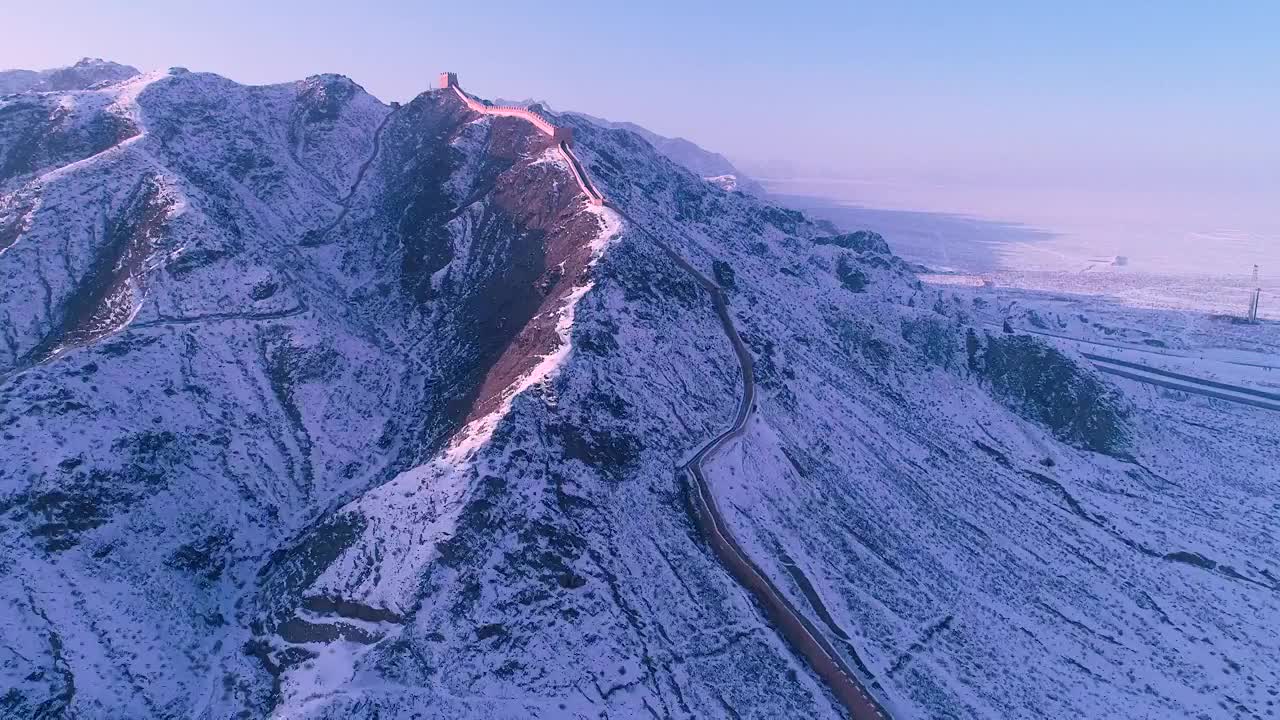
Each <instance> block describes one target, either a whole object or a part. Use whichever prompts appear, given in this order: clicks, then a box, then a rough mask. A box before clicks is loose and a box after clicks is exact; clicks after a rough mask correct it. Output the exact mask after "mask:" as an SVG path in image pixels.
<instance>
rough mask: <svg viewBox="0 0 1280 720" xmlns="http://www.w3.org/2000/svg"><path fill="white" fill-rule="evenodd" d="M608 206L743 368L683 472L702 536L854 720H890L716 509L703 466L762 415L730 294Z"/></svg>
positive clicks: (616, 208)
mask: <svg viewBox="0 0 1280 720" xmlns="http://www.w3.org/2000/svg"><path fill="white" fill-rule="evenodd" d="M606 204H608V205H609V206H610V207H611V208H613V209H614V210H615V211H617V212H618V214H620V215H622V217H623V218H625V219H626V220H627V221H628V222H630V223H631V225H632V226H633V227H635V228H637V229H639V230H640V231H641V232H643V233H645V234H646V235H648V236H649V238H650V239H651V240H653V241H654V242H655V243H656V244H657V245H658V247H660V248H662V250H663V252H665V253H666V254H667V255H669V256H670V257H671V258H672V259H673V260H674V261H675V262H676V264H678V265H679V266H680V267H681V268H682V269H684V270H685V271H686V272H688V273H689V274H690V275H692V276H693V277H694V278H695V279H696V280H697V281H698V284H700V285H702V287H703V289H705V290H706V291H707V293H708V294H709V295H711V301H712V303H713V305H714V306H715V311H716V315H717V316H718V317H719V318H720V324H721V325H722V326H723V328H724V332H725V335H727V336H728V338H729V341H730V342H731V343H732V344H733V352H734V354H736V355H737V356H738V364H739V365H740V366H741V368H742V387H743V392H742V399H741V401H740V402H739V403H738V412H737V415H736V416H735V417H734V421H733V425H732V426H731V427H730V428H729V429H728V430H726V431H724V432H723V433H721V434H719V435H717V436H716V437H714V438H712V439H711V440H710V441H709V442H708V443H707V444H706V445H704V446H703V447H702V449H701V450H699V451H698V452H697V454H695V455H694V456H693V458H692V459H690V460H689V462H688V463H686V464H685V465H683V466H682V467H680V468H679V472H680V474H681V475H682V476H683V477H685V478H686V479H687V481H688V482H689V488H690V492H689V495H690V499H691V500H692V502H693V505H694V510H695V514H696V515H697V520H698V529H699V531H700V532H701V533H702V535H703V537H704V538H705V539H706V541H707V544H708V545H710V546H711V549H712V550H713V551H714V552H715V554H716V557H717V558H718V559H719V560H720V562H721V564H723V565H724V566H725V568H726V569H728V570H729V572H730V573H731V574H732V575H733V576H734V578H736V579H737V580H738V582H740V583H742V585H743V586H744V587H746V588H747V590H749V591H751V593H752V594H753V595H754V596H755V598H756V601H757V602H759V603H760V605H761V606H762V607H763V608H764V610H765V614H766V615H767V616H768V618H769V620H770V621H771V622H772V623H773V624H774V626H775V627H776V628H777V629H778V632H779V633H780V634H781V635H782V636H783V637H784V638H785V639H786V640H787V642H789V643H790V644H791V646H792V647H793V648H795V649H796V651H797V652H799V653H800V655H801V657H803V658H804V659H805V661H806V662H808V663H809V666H810V667H811V668H813V671H814V672H815V673H816V674H817V675H818V677H819V678H821V679H822V681H823V682H825V683H826V684H827V686H828V687H829V688H830V689H831V692H832V693H833V694H834V695H835V696H836V699H838V700H839V701H840V703H841V704H842V705H844V707H845V708H846V709H847V710H848V712H849V717H851V718H853V720H885V718H888V717H889V713H887V712H886V711H885V710H884V708H882V707H881V706H880V705H879V704H878V703H876V701H875V700H874V699H873V698H872V697H871V694H870V693H868V692H867V691H866V688H864V687H863V686H862V684H861V683H860V682H859V681H858V679H857V675H856V674H854V672H853V671H852V670H850V669H849V667H848V666H847V665H846V664H845V662H844V659H843V658H842V657H841V655H840V654H839V653H838V652H836V651H835V649H834V648H832V647H831V645H830V643H828V642H827V640H826V638H825V637H824V636H823V635H822V633H821V632H819V631H818V630H817V628H816V627H815V626H814V625H813V623H812V622H810V620H809V619H808V618H807V617H805V616H804V615H803V614H802V613H801V612H800V611H799V610H797V609H796V608H795V606H793V605H792V604H791V603H790V602H789V601H788V600H787V598H786V597H785V596H784V595H783V594H782V592H781V591H779V590H778V588H777V587H776V586H774V584H773V582H772V581H771V580H769V578H768V576H767V575H765V574H764V572H762V571H761V570H760V569H759V568H758V567H757V566H756V564H755V563H753V562H752V561H751V558H750V557H749V556H748V555H747V553H746V551H745V550H743V549H742V546H741V545H739V544H738V542H737V540H735V539H734V537H733V533H732V531H730V530H729V527H728V524H727V523H725V521H724V517H723V516H722V515H721V514H720V510H719V508H718V507H716V502H715V496H714V495H713V494H712V493H711V488H710V486H709V485H708V484H707V479H706V476H705V474H704V471H703V466H704V465H705V464H706V462H707V461H708V460H709V459H711V458H712V457H714V456H715V455H716V453H718V452H719V451H720V449H721V448H723V447H724V446H725V445H726V444H727V443H728V442H730V441H731V440H734V439H736V438H739V437H741V436H742V434H743V433H744V432H745V431H746V428H747V424H748V423H749V422H750V421H751V416H752V415H753V414H754V413H755V409H756V406H755V403H756V384H755V374H754V373H753V371H752V362H751V353H750V352H748V351H747V347H746V345H745V344H744V343H743V342H742V338H741V337H740V336H739V335H738V329H737V327H736V326H735V325H734V324H733V317H732V315H730V313H729V303H728V300H727V299H726V298H725V294H724V291H723V290H722V289H721V288H720V286H719V285H716V284H715V283H714V282H712V281H711V280H710V279H708V278H707V277H706V276H704V275H703V274H702V273H700V272H698V270H697V269H696V268H694V267H693V266H692V265H690V264H689V263H688V262H687V261H686V260H685V259H684V258H683V257H681V256H680V255H679V254H678V253H676V252H675V251H674V250H672V249H671V247H670V246H669V245H667V244H666V243H665V242H663V241H662V240H661V239H659V238H658V237H656V236H655V235H653V234H652V233H650V232H649V231H648V230H646V229H645V228H644V227H643V226H641V225H640V224H639V223H637V222H635V220H633V219H631V217H630V216H628V215H627V214H626V213H625V212H623V211H622V210H621V209H619V208H618V207H617V206H615V205H613V204H612V203H608V201H606Z"/></svg>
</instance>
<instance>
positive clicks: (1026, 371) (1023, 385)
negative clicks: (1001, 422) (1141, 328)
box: [967, 331, 1131, 455]
mask: <svg viewBox="0 0 1280 720" xmlns="http://www.w3.org/2000/svg"><path fill="white" fill-rule="evenodd" d="M967 346H968V355H969V369H970V370H972V371H973V372H974V373H976V374H978V375H979V376H981V377H982V378H984V379H985V380H986V381H987V382H989V383H990V384H991V390H992V392H993V393H995V395H996V397H998V398H1000V399H1001V400H1002V401H1004V402H1005V403H1007V404H1009V406H1010V407H1012V408H1014V409H1016V410H1017V411H1018V412H1020V413H1023V414H1024V415H1026V416H1027V417H1028V418H1029V419H1031V420H1035V421H1036V422H1040V423H1043V424H1044V425H1046V426H1047V427H1049V428H1050V429H1051V430H1053V432H1054V433H1055V434H1057V435H1058V436H1059V437H1061V438H1062V439H1063V440H1066V441H1067V442H1070V443H1073V444H1076V445H1080V446H1081V447H1085V448H1088V449H1090V450H1093V451H1095V452H1100V453H1106V454H1108V455H1122V454H1123V453H1124V452H1125V450H1126V449H1127V447H1128V444H1129V436H1130V427H1129V425H1130V414H1131V410H1130V408H1129V405H1128V403H1127V402H1126V401H1125V400H1124V397H1123V396H1122V395H1121V394H1120V392H1119V391H1117V390H1116V389H1115V388H1114V387H1112V386H1111V385H1109V384H1108V383H1106V382H1105V381H1103V380H1102V378H1100V377H1098V375H1097V373H1095V372H1093V371H1091V370H1087V369H1086V367H1085V365H1084V364H1083V363H1081V362H1077V361H1076V360H1074V359H1072V358H1070V357H1068V356H1066V355H1064V354H1063V353H1062V352H1060V351H1058V350H1057V349H1056V348H1054V347H1052V346H1050V345H1049V344H1047V343H1045V342H1044V341H1042V340H1039V339H1037V338H1034V337H1031V336H1029V335H990V334H986V335H983V336H982V337H978V336H977V335H976V334H975V333H973V331H970V332H969V335H968V340H967Z"/></svg>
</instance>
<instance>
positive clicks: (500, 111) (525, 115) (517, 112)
mask: <svg viewBox="0 0 1280 720" xmlns="http://www.w3.org/2000/svg"><path fill="white" fill-rule="evenodd" d="M440 89H442V90H449V89H452V90H453V91H454V92H455V93H457V95H458V98H459V99H461V100H462V102H463V103H465V104H466V106H467V107H468V108H469V109H471V110H472V111H473V112H477V113H480V114H481V115H492V116H495V117H515V118H520V119H522V120H527V121H529V122H530V123H532V124H533V126H534V127H536V128H538V129H539V130H541V131H542V132H544V133H546V134H547V135H549V136H550V137H551V140H552V142H554V143H555V144H556V146H557V147H558V148H559V150H560V154H561V155H562V156H563V157H564V160H565V162H566V163H568V164H569V169H570V170H571V171H572V172H573V179H574V180H576V181H577V182H578V188H579V189H581V190H582V192H583V194H585V195H586V196H587V200H588V201H589V202H590V203H591V204H592V205H604V195H601V194H600V191H599V190H597V189H596V186H595V185H594V184H592V182H591V178H589V177H588V176H587V171H586V170H585V169H584V168H583V167H582V163H580V162H578V158H577V156H576V155H574V154H573V128H569V127H556V126H555V125H552V124H551V122H550V121H548V120H547V119H546V118H544V117H543V116H542V115H540V114H538V113H537V112H535V111H533V110H530V109H529V108H526V107H521V106H519V105H489V104H488V103H484V102H481V101H480V100H477V99H475V98H473V97H471V96H470V95H468V94H467V93H465V92H463V90H462V87H461V86H459V85H458V74H457V73H451V72H445V73H440Z"/></svg>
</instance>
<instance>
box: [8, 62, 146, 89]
mask: <svg viewBox="0 0 1280 720" xmlns="http://www.w3.org/2000/svg"><path fill="white" fill-rule="evenodd" d="M138 74H139V72H138V69H137V68H135V67H130V66H128V65H121V64H119V63H113V62H108V61H106V60H102V59H100V58H82V59H81V60H79V61H78V62H76V64H74V65H71V66H70V67H61V68H54V69H52V70H0V95H5V94H8V93H19V92H52V91H59V90H86V89H88V88H89V87H92V86H93V85H97V84H98V83H115V82H120V81H121V80H127V79H129V78H131V77H133V76H135V75H138Z"/></svg>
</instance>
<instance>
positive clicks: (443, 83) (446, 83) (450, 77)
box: [440, 72, 458, 90]
mask: <svg viewBox="0 0 1280 720" xmlns="http://www.w3.org/2000/svg"><path fill="white" fill-rule="evenodd" d="M454 87H458V73H451V72H443V73H440V89H441V90H448V89H449V88H454Z"/></svg>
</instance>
